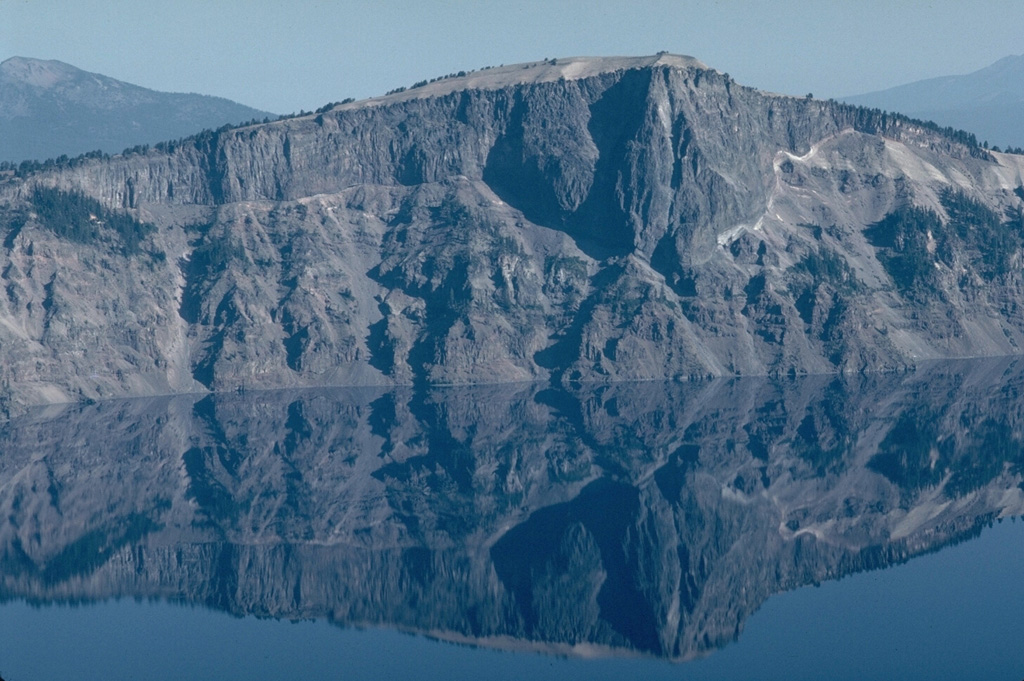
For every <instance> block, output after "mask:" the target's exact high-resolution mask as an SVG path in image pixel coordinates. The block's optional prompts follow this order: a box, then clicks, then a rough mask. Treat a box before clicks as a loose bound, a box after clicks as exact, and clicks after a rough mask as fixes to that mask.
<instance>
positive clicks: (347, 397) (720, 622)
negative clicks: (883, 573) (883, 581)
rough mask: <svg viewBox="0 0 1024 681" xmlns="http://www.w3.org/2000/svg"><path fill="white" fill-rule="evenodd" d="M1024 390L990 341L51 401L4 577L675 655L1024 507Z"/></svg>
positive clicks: (21, 446)
mask: <svg viewBox="0 0 1024 681" xmlns="http://www.w3.org/2000/svg"><path fill="white" fill-rule="evenodd" d="M1022 389H1024V362H1011V361H1004V362H981V363H955V364H939V365H935V366H931V367H929V368H927V369H924V370H920V371H918V372H916V373H913V374H905V375H886V376H841V377H814V378H804V379H786V380H769V379H736V380H719V381H713V382H708V383H684V384H674V383H670V384H663V383H643V384H615V385H608V386H600V387H587V388H580V389H578V390H559V389H553V388H550V387H539V386H526V385H523V386H509V385H502V386H489V387H473V388H465V389H448V390H438V391H433V392H420V391H413V390H411V389H410V390H409V391H384V390H373V389H359V390H351V389H348V390H320V391H304V392H267V393H255V394H242V395H222V396H206V397H202V396H190V397H174V398H166V399H157V400H152V399H149V400H134V401H126V402H107V403H100V404H95V405H90V406H83V407H77V406H76V407H67V408H63V409H51V410H48V411H46V412H41V413H38V414H34V415H32V416H30V417H24V418H20V419H17V420H13V421H9V422H7V423H6V424H3V425H2V426H0V443H2V444H0V448H2V449H0V511H2V520H0V600H11V599H21V598H24V599H27V600H29V601H30V602H88V601H95V600H100V599H106V598H110V597H116V596H133V597H143V598H149V597H155V598H163V599H169V600H173V601H182V602H188V603H192V604H198V605H204V606H207V607H211V608H216V609H220V610H224V611H228V612H231V613H235V614H240V615H242V614H245V615H258V616H271V617H277V618H286V619H302V618H327V619H329V620H331V621H334V622H336V623H339V624H344V625H381V626H387V627H393V628H397V629H401V630H407V631H418V632H423V633H425V634H428V635H430V636H434V637H438V638H443V639H449V640H455V641H463V642H471V643H479V644H482V645H489V646H500V647H510V648H516V649H537V650H542V651H547V652H556V653H565V654H594V653H595V652H597V653H606V654H617V653H620V652H621V653H637V652H639V653H642V654H645V655H652V656H658V657H668V658H673V659H686V658H690V657H694V656H697V655H700V654H702V653H705V652H707V651H710V650H712V649H714V648H716V647H719V646H722V645H724V644H725V643H727V642H729V641H732V640H734V639H735V638H736V637H737V636H738V635H739V632H740V631H741V629H742V627H743V623H744V621H745V620H746V619H747V618H748V617H749V616H750V615H751V614H752V613H753V612H754V610H756V609H757V608H758V607H759V606H760V605H761V604H762V603H763V602H764V601H765V600H766V599H767V598H768V597H769V596H771V595H772V594H775V593H778V592H781V591H785V590H789V589H794V588H796V587H799V586H801V585H805V584H813V583H820V582H822V581H824V580H828V579H834V578H837V577H840V576H842V575H845V574H849V573H852V572H856V571H860V570H866V569H872V568H878V567H883V566H886V565H890V564H893V563H898V562H902V561H905V560H907V559H908V558H910V557H912V556H915V555H918V554H921V553H925V552H929V551H934V550H937V549H939V548H940V547H942V546H945V545H948V544H950V543H953V542H957V541H960V540H962V539H965V538H968V537H972V536H974V535H976V534H977V533H978V532H979V531H980V530H981V528H982V527H984V526H986V525H988V524H990V523H992V522H993V521H994V520H995V519H996V518H997V517H1002V516H1016V515H1020V514H1022V513H1024V491H1022V480H1024V446H1022V441H1024V401H1022V400H1021V394H1022Z"/></svg>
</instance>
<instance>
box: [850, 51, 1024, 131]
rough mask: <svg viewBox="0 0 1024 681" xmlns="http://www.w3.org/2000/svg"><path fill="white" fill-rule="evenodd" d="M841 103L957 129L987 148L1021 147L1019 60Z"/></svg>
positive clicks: (1023, 105) (1022, 62)
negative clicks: (1000, 146) (930, 121)
mask: <svg viewBox="0 0 1024 681" xmlns="http://www.w3.org/2000/svg"><path fill="white" fill-rule="evenodd" d="M843 101H845V102H848V103H850V104H857V105H859V106H867V107H875V108H880V109H885V110H887V111H898V112H900V113H903V114H907V115H908V116H912V117H914V118H921V119H924V120H932V121H935V122H936V123H938V124H940V125H949V126H952V127H955V128H962V129H964V130H968V131H970V132H972V133H974V134H975V135H977V137H978V139H982V140H988V141H990V142H992V143H993V144H998V145H1003V146H1005V145H1010V146H1017V147H1019V146H1024V132H1022V129H1021V125H1020V121H1021V119H1022V117H1024V55H1010V56H1007V57H1003V58H1002V59H1000V60H999V61H997V62H995V63H993V64H990V65H989V66H986V67H984V68H982V69H978V70H977V71H973V72H971V73H967V74H963V75H957V76H939V77H937V78H928V79H926V80H919V81H915V82H913V83H907V84H905V85H898V86H896V87H892V88H888V89H885V90H879V91H877V92H869V93H866V94H863V95H857V96H853V97H844V98H843Z"/></svg>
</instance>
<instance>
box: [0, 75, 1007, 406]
mask: <svg viewBox="0 0 1024 681" xmlns="http://www.w3.org/2000/svg"><path fill="white" fill-rule="evenodd" d="M958 140H960V138H959V137H956V136H952V137H948V136H945V135H944V134H942V133H940V132H937V131H935V130H932V129H930V128H928V127H926V126H921V125H918V124H915V123H913V122H912V121H908V120H906V119H902V118H898V117H891V116H885V115H882V114H877V113H872V112H868V111H865V110H860V109H856V108H852V107H848V106H845V105H840V104H835V103H832V102H820V101H815V100H808V99H795V98H789V97H780V96H773V95H767V94H764V93H761V92H758V91H756V90H752V89H749V88H744V87H741V86H739V85H737V84H736V83H734V82H733V81H731V80H730V79H729V78H728V77H727V76H725V75H723V74H719V73H717V72H715V71H713V70H711V69H708V68H707V67H705V66H703V65H702V64H700V63H699V62H697V61H695V60H692V59H688V58H682V57H673V56H669V55H659V56H656V57H651V58H644V59H604V60H601V59H596V60H587V59H580V60H567V61H561V62H558V63H556V64H553V63H538V64H526V65H517V66H512V67H503V68H499V69H491V70H485V71H482V72H479V73H475V74H470V75H469V76H467V77H465V78H452V79H445V80H440V81H437V82H435V83H431V84H429V85H427V86H424V87H420V88H414V89H411V90H407V91H405V92H401V93H397V94H394V95H391V96H388V97H383V98H378V99H371V100H367V101H365V102H357V103H349V104H345V105H340V106H337V107H335V108H333V109H331V110H329V111H325V112H322V113H319V114H316V115H311V116H308V117H303V118H296V119H292V120H287V121H278V122H275V123H271V124H267V125H261V126H251V127H243V128H238V129H234V130H228V131H222V132H219V133H214V134H207V135H203V136H200V137H197V138H195V139H192V140H189V141H187V142H185V143H183V144H168V145H160V147H159V148H158V149H153V150H150V151H148V152H146V153H141V154H135V155H129V156H126V157H115V158H112V159H109V160H105V161H96V160H94V161H90V160H88V159H86V160H83V161H80V162H76V163H75V164H70V165H68V166H66V167H59V168H54V169H51V170H47V171H42V172H39V173H36V174H34V175H31V176H30V177H27V178H15V177H8V178H6V180H4V181H3V182H2V183H0V207H2V211H3V218H2V222H3V224H4V225H6V227H4V228H3V229H5V237H4V242H3V243H4V248H3V251H2V254H0V258H2V261H0V276H2V277H3V281H4V286H5V287H6V291H7V295H6V298H4V297H0V321H2V323H0V343H2V345H0V348H2V350H0V351H2V352H3V355H4V360H5V361H4V363H3V368H2V370H0V371H2V372H3V376H2V380H3V386H4V390H5V391H6V393H7V394H8V395H10V396H12V397H13V398H14V400H15V402H17V403H32V402H41V401H54V400H62V399H74V398H77V397H88V398H95V397H103V396H112V395H118V394H147V393H153V392H176V391H189V390H202V389H214V390H223V389H234V388H241V387H269V386H291V385H324V384H393V383H414V382H424V383H467V382H487V381H514V380H537V379H541V380H547V379H549V378H550V379H554V380H556V381H574V380H585V381H606V380H623V379H660V378H675V377H693V376H707V375H729V374H780V373H830V372H835V371H874V370H887V369H895V368H901V367H908V366H912V365H914V364H916V363H917V362H919V361H921V360H923V359H930V358H940V357H958V356H978V355H1005V354H1016V353H1018V352H1019V351H1020V347H1021V343H1022V342H1024V320H1022V318H1021V315H1020V312H1019V307H1018V301H1020V300H1021V294H1022V293H1024V281H1022V277H1021V274H1020V266H1019V265H1020V262H1021V257H1022V253H1024V229H1022V226H1021V218H1020V210H1021V208H1022V206H1024V198H1022V197H1024V190H1021V189H1020V187H1021V186H1022V182H1021V173H1022V168H1024V162H1022V160H1021V158H1020V157H1017V156H1011V155H1003V154H995V153H990V152H987V151H985V150H982V149H978V148H975V147H970V146H965V145H964V144H963V143H962V142H961V141H958ZM40 187H42V188H47V187H54V188H57V189H59V190H61V191H63V192H72V193H82V194H85V195H87V196H91V197H95V198H96V199H98V200H99V201H100V202H101V203H102V205H103V206H104V210H105V211H108V212H109V213H110V215H111V216H113V215H130V216H133V217H134V218H137V219H138V220H141V221H143V222H146V223H152V224H155V225H156V227H157V229H156V230H155V231H152V232H146V234H145V235H144V238H142V239H141V241H139V243H140V246H139V247H138V248H136V249H126V247H125V243H127V242H126V241H125V238H124V237H123V236H122V237H120V241H119V240H118V239H119V237H118V236H117V235H113V234H111V233H110V230H109V229H108V230H105V229H104V227H103V225H102V224H100V225H98V226H97V227H96V229H95V230H94V233H92V236H91V237H88V238H85V237H83V236H82V235H81V234H78V235H77V236H73V238H69V237H68V236H67V235H66V234H65V235H64V236H60V235H61V230H60V228H59V227H57V228H55V227H54V225H53V224H52V222H53V220H50V221H49V223H48V222H47V220H46V219H43V218H41V217H40V206H39V203H40V200H39V198H38V197H39V188H40ZM73 195H77V194H73ZM103 217H104V216H99V217H96V216H94V218H95V219H94V221H93V222H98V223H103V222H105V221H106V222H109V221H110V218H109V217H107V218H106V220H104V219H101V218H103ZM132 243H134V242H132ZM128 251H131V252H128ZM993 253H995V255H993ZM97 299H100V300H102V301H104V302H103V304H102V305H101V306H100V307H99V308H97V304H96V302H95V301H96V300H97ZM61 301H63V303H64V304H61ZM115 308H116V311H115ZM79 310H89V312H88V313H85V312H80V311H79ZM126 312H127V313H126ZM128 313H130V314H128ZM133 315H134V318H133Z"/></svg>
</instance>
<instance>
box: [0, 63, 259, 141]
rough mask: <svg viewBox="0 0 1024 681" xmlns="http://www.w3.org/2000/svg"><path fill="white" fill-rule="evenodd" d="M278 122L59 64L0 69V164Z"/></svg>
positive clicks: (220, 102) (231, 105)
mask: <svg viewBox="0 0 1024 681" xmlns="http://www.w3.org/2000/svg"><path fill="white" fill-rule="evenodd" d="M268 116H269V117H276V116H275V115H274V114H270V113H268V112H266V111H259V110H257V109H253V108H250V107H248V106H243V105H241V104H237V103H235V102H232V101H230V100H228V99H224V98H221V97H210V96H208V95H197V94H178V93H168V92H158V91H156V90H149V89H147V88H143V87H139V86H137V85H132V84H130V83H124V82H122V81H119V80H115V79H113V78H108V77H107V76H102V75H99V74H96V73H89V72H87V71H82V70H81V69H77V68H75V67H74V66H71V65H70V64H65V63H63V62H59V61H54V60H48V61H44V60H40V59H26V58H24V57H11V58H10V59H8V60H6V61H4V62H3V63H0V161H22V160H26V159H35V160H44V159H47V158H57V157H58V156H60V155H62V154H66V155H68V156H77V155H79V154H82V153H85V152H89V151H94V150H97V149H99V150H101V151H104V152H107V153H116V152H120V151H122V150H123V149H125V148H127V147H132V146H135V145H138V144H152V143H154V142H159V141H162V140H171V139H177V138H179V137H185V136H188V135H193V134H195V133H197V132H199V131H200V130H203V129H204V128H218V127H220V126H222V125H224V124H225V123H240V122H242V121H248V120H252V119H254V118H255V119H263V118H266V117H268Z"/></svg>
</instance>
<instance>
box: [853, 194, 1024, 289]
mask: <svg viewBox="0 0 1024 681" xmlns="http://www.w3.org/2000/svg"><path fill="white" fill-rule="evenodd" d="M940 198H941V201H942V207H943V208H945V210H946V213H947V214H948V215H949V221H948V222H945V223H944V222H943V221H942V219H941V218H940V217H939V216H938V215H937V214H935V213H934V212H932V211H930V210H926V209H923V208H917V207H914V206H904V207H901V208H898V209H897V210H895V211H893V212H892V213H890V214H889V215H887V216H885V218H884V219H882V220H881V221H879V222H877V223H875V224H873V225H871V226H870V227H868V229H866V230H864V236H865V237H867V239H868V242H870V243H871V245H872V246H874V247H875V248H876V249H877V250H878V258H879V260H880V261H881V262H882V265H883V266H884V267H885V269H886V271H887V272H888V273H889V276H891V277H892V279H893V282H895V284H896V287H897V288H898V289H899V290H900V292H901V293H903V294H904V295H909V296H911V297H913V296H917V297H924V296H926V295H928V294H929V293H933V292H934V291H935V290H936V288H937V286H938V284H939V281H938V270H937V269H936V267H935V265H936V263H941V264H943V265H945V266H946V267H949V268H952V267H953V266H954V265H962V266H965V267H967V268H968V269H969V270H972V271H973V272H974V273H975V274H977V275H978V276H979V277H981V278H982V279H983V280H985V281H994V280H996V279H1000V278H1003V277H1005V276H1006V275H1009V274H1011V273H1013V266H1012V265H1013V261H1014V258H1015V256H1016V255H1017V254H1018V253H1019V252H1020V250H1021V248H1022V247H1024V219H1022V217H1021V215H1020V213H1017V214H1016V215H1009V216H1006V217H1003V216H1000V215H999V214H998V213H996V212H995V211H993V210H992V209H991V208H989V207H988V206H986V205H985V204H983V203H981V202H979V201H976V200H975V199H973V198H971V197H970V196H968V195H966V194H964V193H963V192H961V191H958V190H954V189H947V190H946V191H945V192H943V194H942V196H941V197H940Z"/></svg>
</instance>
